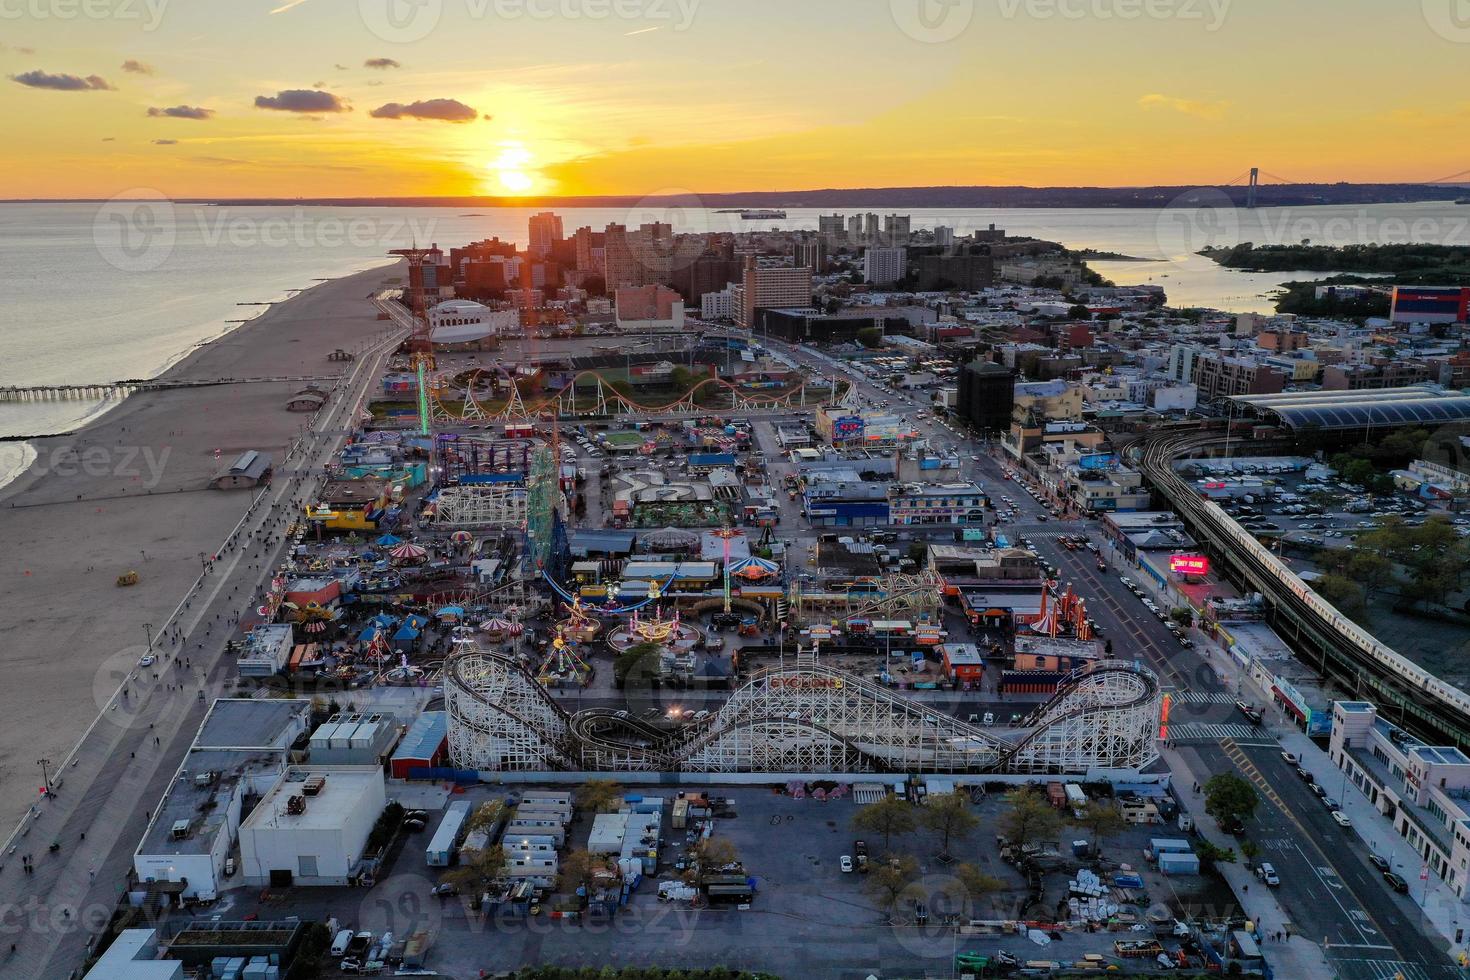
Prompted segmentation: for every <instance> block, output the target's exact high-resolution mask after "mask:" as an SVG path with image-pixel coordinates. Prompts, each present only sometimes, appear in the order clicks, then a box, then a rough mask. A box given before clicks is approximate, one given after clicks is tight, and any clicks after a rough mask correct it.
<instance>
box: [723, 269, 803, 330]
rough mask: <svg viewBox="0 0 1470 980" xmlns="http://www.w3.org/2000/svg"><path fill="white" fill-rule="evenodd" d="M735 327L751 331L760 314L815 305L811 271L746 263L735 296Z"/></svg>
mask: <svg viewBox="0 0 1470 980" xmlns="http://www.w3.org/2000/svg"><path fill="white" fill-rule="evenodd" d="M734 295H735V300H736V302H735V303H734V304H733V305H734V306H735V309H734V314H735V323H736V324H737V325H739V326H742V327H746V328H749V327H751V326H753V325H754V323H755V314H756V311H757V310H762V309H782V308H786V307H794V308H797V309H806V308H808V307H810V306H811V305H812V270H811V269H809V268H806V267H800V268H797V267H792V266H762V265H758V264H757V263H755V262H747V263H746V266H745V274H744V276H743V278H742V280H741V283H740V286H739V288H738V289H737V290H736V292H735V294H734Z"/></svg>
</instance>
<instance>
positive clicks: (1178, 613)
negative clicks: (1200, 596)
mask: <svg viewBox="0 0 1470 980" xmlns="http://www.w3.org/2000/svg"><path fill="white" fill-rule="evenodd" d="M1169 618H1170V619H1172V620H1174V622H1176V623H1178V624H1179V625H1180V626H1185V627H1189V626H1193V625H1194V610H1193V609H1190V608H1189V607H1188V606H1175V607H1174V608H1173V609H1170V610H1169Z"/></svg>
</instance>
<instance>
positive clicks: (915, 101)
mask: <svg viewBox="0 0 1470 980" xmlns="http://www.w3.org/2000/svg"><path fill="white" fill-rule="evenodd" d="M1455 2H1456V0H1422V2H1421V0H1290V2H1285V0H4V2H3V3H0V75H3V76H4V77H3V78H0V118H4V119H5V120H6V121H7V123H8V125H7V129H8V137H9V138H8V139H6V141H5V143H4V146H3V149H0V197H5V198H30V197H55V198H68V197H110V196H113V195H116V194H119V193H127V192H129V191H132V190H134V189H148V190H154V191H158V192H162V193H163V194H166V195H169V196H175V197H209V196H249V195H254V196H272V197H295V196H307V197H310V196H325V195H332V196H398V195H440V194H455V195H463V194H490V195H516V194H551V195H579V194H633V195H642V194H658V193H669V192H678V191H684V190H687V191H696V192H698V191H739V190H800V189H807V188H823V187H872V186H896V185H902V186H912V185H933V184H1031V185H1059V184H1089V185H1128V184H1190V185H1194V184H1202V183H1211V182H1224V181H1229V180H1230V179H1231V178H1233V177H1234V176H1235V175H1236V174H1238V173H1240V172H1241V171H1243V170H1245V169H1246V168H1247V167H1248V166H1250V165H1252V164H1255V165H1258V166H1260V167H1261V168H1262V169H1264V170H1266V171H1268V172H1270V173H1273V174H1276V175H1279V176H1281V177H1284V178H1286V179H1289V180H1297V181H1318V180H1321V181H1337V180H1345V181H1377V180H1386V181H1394V180H1404V181H1413V180H1431V179H1436V178H1440V177H1443V176H1446V175H1449V174H1453V173H1456V172H1458V171H1462V170H1465V169H1466V168H1470V155H1467V154H1466V153H1465V151H1464V146H1465V141H1464V140H1463V139H1462V138H1460V135H1459V134H1460V133H1462V132H1463V131H1464V130H1465V128H1466V123H1467V121H1470V95H1467V94H1466V93H1467V86H1466V84H1465V81H1466V77H1467V67H1470V22H1464V23H1462V22H1461V21H1458V20H1455V19H1453V18H1452V17H1451V15H1450V12H1451V11H1452V10H1453V8H1454V3H1455ZM919 4H922V5H924V8H925V9H924V10H922V11H921V10H917V9H916V5H919ZM1441 8H1443V9H1441ZM1150 9H1153V10H1155V11H1156V12H1157V14H1158V15H1157V16H1148V14H1147V13H1143V15H1142V16H1137V17H1134V16H1127V15H1131V14H1133V13H1134V12H1135V11H1145V12H1146V11H1148V10H1150ZM87 11H90V13H91V16H88V13H87ZM604 14H605V15H604Z"/></svg>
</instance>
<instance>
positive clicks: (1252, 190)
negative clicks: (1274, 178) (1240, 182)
mask: <svg viewBox="0 0 1470 980" xmlns="http://www.w3.org/2000/svg"><path fill="white" fill-rule="evenodd" d="M1259 186H1261V168H1260V167H1251V182H1250V184H1249V185H1247V187H1246V190H1245V206H1246V207H1248V208H1253V207H1255V206H1256V188H1257V187H1259Z"/></svg>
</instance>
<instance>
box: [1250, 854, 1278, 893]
mask: <svg viewBox="0 0 1470 980" xmlns="http://www.w3.org/2000/svg"><path fill="white" fill-rule="evenodd" d="M1256 877H1257V878H1259V879H1261V880H1262V881H1264V882H1265V883H1266V884H1268V885H1270V886H1271V887H1272V888H1275V887H1276V886H1277V885H1279V884H1281V878H1280V877H1279V876H1278V875H1277V874H1276V869H1275V868H1273V867H1271V864H1270V862H1268V861H1262V862H1261V863H1260V864H1258V865H1256Z"/></svg>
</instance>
